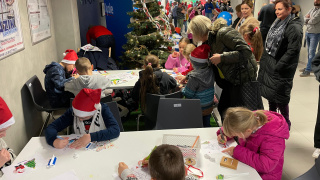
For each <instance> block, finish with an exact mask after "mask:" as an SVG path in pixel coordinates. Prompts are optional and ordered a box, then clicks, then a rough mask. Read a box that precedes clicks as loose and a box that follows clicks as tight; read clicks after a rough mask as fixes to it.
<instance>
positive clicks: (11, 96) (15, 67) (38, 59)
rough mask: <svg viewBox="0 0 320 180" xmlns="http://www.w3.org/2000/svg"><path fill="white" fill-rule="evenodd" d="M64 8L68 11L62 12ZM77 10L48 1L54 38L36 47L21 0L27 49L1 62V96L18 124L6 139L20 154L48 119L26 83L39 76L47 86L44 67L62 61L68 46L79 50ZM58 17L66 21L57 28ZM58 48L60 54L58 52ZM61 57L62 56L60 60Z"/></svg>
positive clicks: (71, 4) (70, 3)
mask: <svg viewBox="0 0 320 180" xmlns="http://www.w3.org/2000/svg"><path fill="white" fill-rule="evenodd" d="M58 1H60V4H61V5H60V6H56V8H53V6H52V4H54V3H56V2H58ZM64 6H66V7H68V8H66V9H63V7H64ZM76 7H77V5H76V0H71V1H70V0H68V1H63V2H62V0H48V11H49V14H50V18H51V34H52V36H51V38H49V39H46V40H44V41H42V42H40V43H38V44H36V45H32V43H31V37H30V28H29V20H28V15H27V3H26V0H19V9H20V17H21V27H22V33H23V42H24V46H25V49H24V50H23V51H21V52H18V53H16V54H14V55H12V56H9V57H7V58H5V59H3V60H1V61H0V73H1V75H0V83H1V85H0V96H1V97H2V98H3V99H4V100H5V101H6V102H7V104H8V106H9V108H10V109H11V111H12V113H13V115H14V118H15V120H16V123H15V124H14V125H13V126H12V127H11V128H10V129H9V130H8V131H7V136H6V137H5V138H4V139H5V141H6V142H7V144H8V145H9V146H10V147H11V148H12V149H14V151H15V152H16V153H17V154H18V153H19V152H20V151H21V150H22V148H23V147H24V146H25V145H26V143H27V142H28V141H29V139H30V138H31V137H33V136H37V134H38V133H39V131H40V128H41V125H42V123H43V120H44V119H45V115H46V114H45V113H39V112H38V111H37V110H36V109H35V108H34V105H33V103H32V100H31V97H30V94H29V92H28V91H27V89H26V87H24V83H25V82H26V81H27V80H28V79H29V78H31V77H32V76H33V75H37V76H38V78H39V79H40V81H41V83H42V84H44V83H43V81H44V76H45V75H44V73H43V72H42V71H43V69H44V67H45V65H46V64H49V63H50V62H51V61H57V62H59V61H60V60H61V57H62V52H61V51H64V50H65V48H67V46H68V48H71V49H73V48H76V47H78V46H77V45H78V44H80V38H79V37H80V35H79V32H78V30H79V28H76V24H77V22H78V17H77V14H76V13H74V12H77V8H76ZM57 14H58V15H60V16H63V17H64V19H65V20H66V21H65V22H61V24H58V25H57V24H56V22H55V21H54V17H57V16H56V15H57ZM70 14H72V16H71V15H70ZM69 16H71V17H72V18H70V17H69ZM71 21H74V23H72V24H69V23H70V22H71ZM59 23H60V22H59ZM70 26H72V27H70ZM57 29H61V32H59V34H57ZM68 31H71V34H73V35H72V36H70V37H67V38H64V37H62V35H63V34H64V33H69V32H68ZM61 34H62V35H61ZM77 36H78V38H77ZM59 46H63V48H64V49H63V50H62V48H60V47H59ZM57 47H58V48H59V51H57V49H58V48H57ZM58 54H59V55H60V54H61V57H59V56H58ZM42 116H43V117H42Z"/></svg>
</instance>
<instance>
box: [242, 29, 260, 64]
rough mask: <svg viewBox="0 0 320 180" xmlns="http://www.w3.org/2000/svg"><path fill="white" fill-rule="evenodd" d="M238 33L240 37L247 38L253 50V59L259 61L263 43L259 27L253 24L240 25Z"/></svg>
mask: <svg viewBox="0 0 320 180" xmlns="http://www.w3.org/2000/svg"><path fill="white" fill-rule="evenodd" d="M239 32H240V34H241V35H242V36H244V35H245V34H246V35H247V36H248V38H249V40H250V43H251V46H252V48H253V54H254V57H255V58H256V60H258V61H259V60H260V58H261V56H262V53H263V41H262V36H261V32H260V29H259V27H256V26H255V25H253V24H247V25H242V26H240V29H239Z"/></svg>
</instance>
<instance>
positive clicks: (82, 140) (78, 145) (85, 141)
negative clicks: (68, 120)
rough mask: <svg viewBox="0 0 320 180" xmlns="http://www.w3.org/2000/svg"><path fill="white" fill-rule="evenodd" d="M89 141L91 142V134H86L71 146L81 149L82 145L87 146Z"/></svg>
mask: <svg viewBox="0 0 320 180" xmlns="http://www.w3.org/2000/svg"><path fill="white" fill-rule="evenodd" d="M89 142H91V136H90V134H85V135H83V136H82V137H81V138H79V139H78V140H76V141H75V142H73V143H72V144H70V148H74V149H80V148H82V147H85V146H86V145H87V144H88V143H89Z"/></svg>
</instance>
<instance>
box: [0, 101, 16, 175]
mask: <svg viewBox="0 0 320 180" xmlns="http://www.w3.org/2000/svg"><path fill="white" fill-rule="evenodd" d="M14 122H15V120H14V118H13V116H12V113H11V111H10V109H9V108H8V106H7V104H6V102H5V101H4V100H3V99H2V97H0V170H2V168H4V167H6V166H10V165H11V163H12V162H13V160H14V158H15V157H16V155H15V154H14V153H13V150H12V149H10V148H8V146H7V144H6V142H5V141H4V140H3V139H2V137H5V136H6V131H7V130H8V129H9V128H10V126H11V125H13V124H14ZM2 175H3V172H2V171H0V177H2Z"/></svg>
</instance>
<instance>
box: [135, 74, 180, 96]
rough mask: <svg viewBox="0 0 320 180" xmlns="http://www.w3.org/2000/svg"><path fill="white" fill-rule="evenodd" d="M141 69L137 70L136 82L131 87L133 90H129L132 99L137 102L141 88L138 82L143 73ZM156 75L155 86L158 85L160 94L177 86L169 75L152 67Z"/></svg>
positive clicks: (167, 92)
mask: <svg viewBox="0 0 320 180" xmlns="http://www.w3.org/2000/svg"><path fill="white" fill-rule="evenodd" d="M142 72H143V71H140V72H139V80H138V81H137V82H136V84H135V85H134V87H133V90H132V92H131V95H132V99H133V100H134V101H135V102H139V101H140V88H141V83H140V79H141V77H142V75H143V73H142ZM153 73H154V74H155V75H156V77H157V80H158V81H157V82H156V84H157V86H159V87H160V94H169V93H170V90H172V89H175V88H176V86H177V81H176V80H175V79H174V78H173V77H171V76H169V75H168V74H167V73H165V72H162V71H161V70H160V69H154V72H153Z"/></svg>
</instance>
